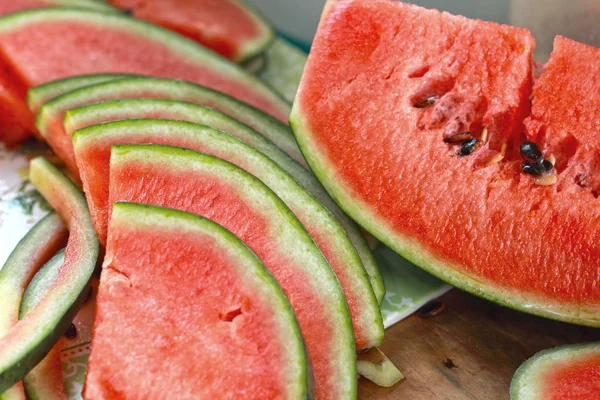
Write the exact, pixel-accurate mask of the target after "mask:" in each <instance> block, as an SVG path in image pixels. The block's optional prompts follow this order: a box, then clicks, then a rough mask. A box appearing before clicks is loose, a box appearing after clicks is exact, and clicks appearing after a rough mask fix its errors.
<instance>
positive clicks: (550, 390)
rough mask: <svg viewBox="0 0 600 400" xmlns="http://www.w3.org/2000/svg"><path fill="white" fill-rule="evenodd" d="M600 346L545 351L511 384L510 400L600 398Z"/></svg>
mask: <svg viewBox="0 0 600 400" xmlns="http://www.w3.org/2000/svg"><path fill="white" fill-rule="evenodd" d="M598 376H600V344H598V343H587V344H576V345H567V346H560V347H556V348H554V349H550V350H544V351H541V352H539V353H537V354H536V355H534V356H533V357H531V358H530V359H529V360H527V361H526V362H525V363H524V364H523V365H521V367H520V368H519V369H518V370H517V372H516V373H515V376H514V377H513V380H512V382H511V384H510V398H511V400H591V399H598V398H600V387H599V386H598Z"/></svg>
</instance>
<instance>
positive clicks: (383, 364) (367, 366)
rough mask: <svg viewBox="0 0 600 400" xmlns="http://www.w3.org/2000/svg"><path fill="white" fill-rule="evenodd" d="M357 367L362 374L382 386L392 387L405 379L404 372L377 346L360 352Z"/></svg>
mask: <svg viewBox="0 0 600 400" xmlns="http://www.w3.org/2000/svg"><path fill="white" fill-rule="evenodd" d="M356 368H357V370H358V373H359V374H360V375H361V376H364V377H365V378H367V379H368V380H370V381H371V382H373V383H375V384H376V385H377V386H381V387H392V386H394V385H395V384H396V383H398V382H400V381H401V380H402V379H404V375H402V372H400V370H399V369H398V368H397V367H396V366H395V365H394V363H392V362H391V361H390V359H389V358H387V356H386V355H385V354H383V352H382V351H381V350H379V349H378V348H377V347H373V348H372V349H370V350H368V351H366V352H364V353H360V354H359V355H358V357H357V362H356Z"/></svg>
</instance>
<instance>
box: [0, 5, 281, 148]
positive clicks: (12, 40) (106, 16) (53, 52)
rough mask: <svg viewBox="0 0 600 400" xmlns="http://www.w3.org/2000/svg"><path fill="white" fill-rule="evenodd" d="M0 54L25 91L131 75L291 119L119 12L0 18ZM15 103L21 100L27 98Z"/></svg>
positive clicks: (211, 58)
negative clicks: (194, 87)
mask: <svg viewBox="0 0 600 400" xmlns="http://www.w3.org/2000/svg"><path fill="white" fill-rule="evenodd" d="M0 53H1V54H2V59H3V65H4V66H5V67H8V68H9V69H10V70H11V71H13V73H14V74H15V75H16V76H18V78H19V81H20V84H22V85H23V87H25V88H30V87H33V86H37V85H40V84H42V83H45V82H48V81H52V80H55V79H58V78H63V77H67V76H71V75H79V74H89V73H99V72H120V73H135V74H141V75H152V76H163V77H168V78H178V79H186V80H189V81H193V82H196V83H201V84H204V85H207V86H209V87H212V88H214V89H217V90H220V91H222V92H225V93H227V94H230V95H232V96H235V97H238V98H240V99H242V100H244V101H247V102H248V103H250V104H252V105H254V106H256V107H258V108H261V109H263V110H265V111H267V112H269V113H270V114H272V115H274V116H275V117H277V118H279V119H281V120H284V121H285V120H287V116H288V113H289V105H288V103H287V102H286V101H284V100H282V99H281V98H280V97H279V95H277V94H276V93H275V92H273V91H272V90H271V89H270V88H269V87H267V86H266V85H264V84H263V83H262V82H261V81H260V80H258V79H257V78H255V77H253V76H251V75H250V74H248V73H246V72H245V71H244V70H243V69H242V68H241V67H238V66H237V65H235V64H233V63H230V62H228V61H227V60H225V59H224V58H221V57H220V56H219V55H217V54H216V53H213V52H211V51H209V50H207V49H205V48H203V47H202V46H200V45H198V44H196V43H194V42H192V41H191V40H188V39H186V38H184V37H182V36H180V35H178V34H176V33H173V32H169V31H167V30H164V29H162V28H159V27H156V26H154V25H151V24H148V23H145V22H142V21H138V20H135V19H133V18H130V17H127V16H125V15H121V14H120V13H114V12H111V13H102V12H96V11H88V10H83V9H74V8H73V9H69V8H48V9H36V10H29V11H24V12H21V13H16V14H11V15H7V16H5V17H3V18H1V19H0ZM23 95H24V94H23ZM19 99H20V101H21V102H23V101H24V96H23V97H20V98H19ZM6 107H10V105H5V104H0V109H3V108H6ZM22 122H23V123H22V125H23V126H28V124H29V125H30V124H31V121H22ZM8 140H10V141H14V139H13V138H8ZM50 144H51V145H52V142H50Z"/></svg>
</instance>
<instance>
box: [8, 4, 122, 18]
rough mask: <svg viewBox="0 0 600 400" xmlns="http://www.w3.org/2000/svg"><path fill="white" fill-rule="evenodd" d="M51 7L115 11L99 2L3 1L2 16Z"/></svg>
mask: <svg viewBox="0 0 600 400" xmlns="http://www.w3.org/2000/svg"><path fill="white" fill-rule="evenodd" d="M49 7H77V8H89V9H93V10H99V11H111V10H115V9H114V8H113V7H111V6H109V5H108V4H105V3H102V2H100V1H97V0H19V1H3V2H1V3H0V15H6V14H11V13H15V12H17V11H24V10H31V9H34V8H49Z"/></svg>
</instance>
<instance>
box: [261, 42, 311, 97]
mask: <svg viewBox="0 0 600 400" xmlns="http://www.w3.org/2000/svg"><path fill="white" fill-rule="evenodd" d="M263 59H264V66H263V68H262V69H261V70H259V71H258V72H255V73H256V74H257V75H258V76H259V77H260V79H262V80H263V81H264V82H266V83H267V84H269V85H270V86H272V87H273V88H274V89H275V90H277V92H279V93H281V95H282V96H283V98H284V99H286V100H288V101H290V102H293V101H294V98H295V97H296V92H297V91H298V85H300V79H301V78H302V72H303V71H304V66H305V65H306V53H305V52H304V51H302V50H301V49H299V48H298V47H296V46H294V45H292V44H290V43H288V42H287V41H286V40H284V39H277V40H275V41H274V42H273V44H272V45H271V46H269V48H268V49H266V50H265V53H264V56H263Z"/></svg>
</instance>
